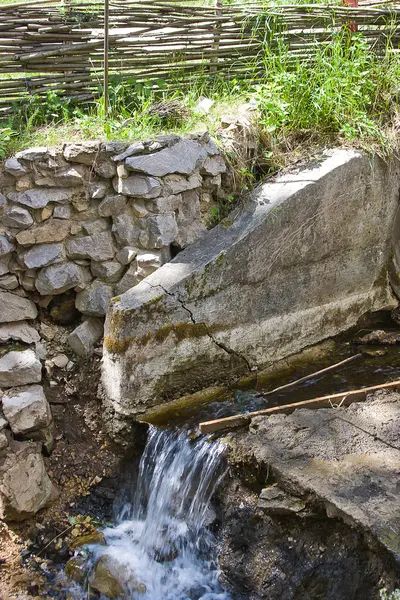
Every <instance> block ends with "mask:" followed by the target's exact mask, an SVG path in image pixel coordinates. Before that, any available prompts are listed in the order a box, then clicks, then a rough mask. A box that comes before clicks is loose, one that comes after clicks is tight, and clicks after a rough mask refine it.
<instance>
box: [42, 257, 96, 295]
mask: <svg viewBox="0 0 400 600" xmlns="http://www.w3.org/2000/svg"><path fill="white" fill-rule="evenodd" d="M90 280H91V275H90V273H89V271H88V269H86V268H85V267H81V266H79V265H76V264H74V263H67V264H63V265H51V266H50V267H45V268H44V269H42V270H41V271H40V273H39V275H38V277H37V279H36V289H37V291H38V292H39V294H41V295H42V296H47V295H53V294H62V293H63V292H66V291H67V290H70V289H72V288H75V287H76V286H78V285H82V284H83V285H86V284H87V283H88V282H89V281H90Z"/></svg>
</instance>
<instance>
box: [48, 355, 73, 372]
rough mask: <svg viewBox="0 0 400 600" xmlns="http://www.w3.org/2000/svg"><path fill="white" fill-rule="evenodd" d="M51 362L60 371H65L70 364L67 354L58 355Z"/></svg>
mask: <svg viewBox="0 0 400 600" xmlns="http://www.w3.org/2000/svg"><path fill="white" fill-rule="evenodd" d="M51 360H52V363H53V364H54V365H55V366H56V367H57V368H58V369H65V367H66V366H67V364H68V362H69V358H68V356H67V355H66V354H57V356H53V358H52V359H51Z"/></svg>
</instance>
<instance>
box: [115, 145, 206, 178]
mask: <svg viewBox="0 0 400 600" xmlns="http://www.w3.org/2000/svg"><path fill="white" fill-rule="evenodd" d="M206 157H207V151H206V150H205V148H204V147H203V146H202V145H201V144H199V142H196V141H194V140H181V141H179V142H178V143H177V144H174V145H173V146H171V147H170V148H165V149H164V150H161V151H160V152H157V153H155V154H147V155H144V156H133V157H129V158H127V159H126V160H125V165H126V167H127V168H128V169H130V170H131V171H139V172H141V173H146V174H147V175H152V176H155V177H164V176H165V175H168V174H170V173H180V174H182V175H190V174H191V173H193V171H194V170H195V169H196V167H198V166H199V165H200V164H201V163H202V162H203V161H204V160H205V159H206Z"/></svg>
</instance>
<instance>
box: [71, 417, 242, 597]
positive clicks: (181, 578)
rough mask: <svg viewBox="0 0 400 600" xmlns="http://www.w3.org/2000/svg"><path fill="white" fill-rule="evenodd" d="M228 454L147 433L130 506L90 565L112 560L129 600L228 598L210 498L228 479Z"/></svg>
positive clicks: (171, 435)
mask: <svg viewBox="0 0 400 600" xmlns="http://www.w3.org/2000/svg"><path fill="white" fill-rule="evenodd" d="M223 450H224V448H223V446H221V445H220V444H217V443H211V442H209V441H207V440H206V439H198V440H194V441H191V440H190V439H188V437H187V434H186V433H182V432H181V433H179V432H172V431H162V430H158V429H156V428H154V427H150V429H149V435H148V440H147V444H146V447H145V450H144V452H143V455H142V458H141V461H140V465H139V473H138V478H137V482H136V486H135V489H133V490H129V492H130V495H129V497H130V500H129V501H127V502H126V503H125V505H124V506H123V508H122V509H121V511H120V514H119V517H118V519H117V521H116V524H115V526H113V527H108V528H107V529H105V530H104V535H105V538H106V542H107V545H106V546H100V545H99V546H95V547H94V548H91V550H93V554H92V557H93V564H94V563H96V562H97V561H98V560H99V559H100V558H101V557H102V556H104V555H107V557H109V559H110V561H111V563H110V564H113V565H117V569H116V570H117V571H118V577H119V579H120V580H122V584H123V587H124V590H125V594H124V597H125V598H126V599H127V600H128V599H129V600H130V599H132V600H139V599H140V600H230V595H229V594H228V593H227V592H225V591H224V590H223V588H222V587H221V585H220V583H219V581H218V578H219V571H218V566H217V563H216V560H215V556H216V548H215V540H214V536H213V534H212V533H211V532H210V530H209V529H208V528H207V524H208V523H210V522H211V521H212V519H213V517H212V514H213V513H212V508H211V505H210V502H211V497H212V495H213V492H214V491H215V489H216V487H217V486H218V484H219V482H220V481H221V479H222V478H223V476H224V474H225V468H224V466H223V461H222V460H221V454H222V452H223ZM121 574H122V577H121ZM73 597H77V598H78V596H76V595H74V596H73ZM81 597H82V598H83V597H85V598H86V596H81ZM103 597H104V596H102V598H103Z"/></svg>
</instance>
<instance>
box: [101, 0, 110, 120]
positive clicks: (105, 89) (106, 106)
mask: <svg viewBox="0 0 400 600" xmlns="http://www.w3.org/2000/svg"><path fill="white" fill-rule="evenodd" d="M109 13H110V5H109V0H104V78H103V101H104V115H105V117H107V116H108V111H109V101H108V49H109V41H108V27H109Z"/></svg>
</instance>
